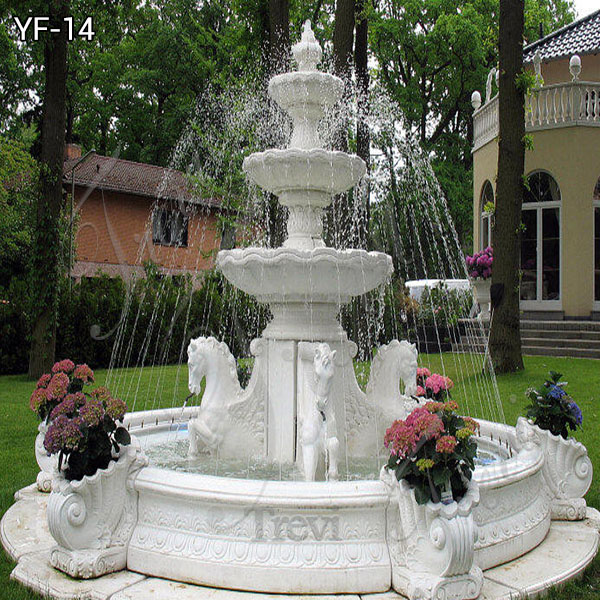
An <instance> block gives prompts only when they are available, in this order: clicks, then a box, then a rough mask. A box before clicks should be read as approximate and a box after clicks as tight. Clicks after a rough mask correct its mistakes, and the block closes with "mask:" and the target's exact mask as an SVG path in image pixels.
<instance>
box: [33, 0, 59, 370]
mask: <svg viewBox="0 0 600 600" xmlns="http://www.w3.org/2000/svg"><path fill="white" fill-rule="evenodd" d="M48 11H49V15H48V16H49V17H50V22H51V23H52V24H53V27H52V28H53V29H59V32H58V33H51V32H47V34H46V38H45V41H44V71H45V91H44V103H43V116H42V150H41V156H40V180H39V192H38V193H39V195H38V198H37V202H36V217H35V220H36V226H35V230H34V235H33V240H32V241H33V244H32V260H31V284H32V298H33V301H32V323H33V328H32V335H31V354H30V358H29V376H30V377H34V378H35V377H39V376H40V375H41V374H42V373H44V372H47V371H49V370H50V368H51V367H52V363H53V362H54V351H55V345H56V307H57V303H58V284H59V280H60V276H61V273H60V259H61V240H60V218H61V214H62V208H63V195H62V176H63V155H64V147H65V124H66V115H65V112H66V111H65V107H66V83H67V41H68V28H67V24H66V23H65V21H64V18H65V17H66V16H67V15H68V14H69V2H68V0H55V1H54V2H50V3H48Z"/></svg>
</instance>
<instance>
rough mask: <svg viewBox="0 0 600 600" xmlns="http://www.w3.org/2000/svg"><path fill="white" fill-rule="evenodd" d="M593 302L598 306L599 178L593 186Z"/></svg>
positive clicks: (599, 295) (599, 250)
mask: <svg viewBox="0 0 600 600" xmlns="http://www.w3.org/2000/svg"><path fill="white" fill-rule="evenodd" d="M594 302H595V308H600V178H598V181H597V182H596V187H595V188H594Z"/></svg>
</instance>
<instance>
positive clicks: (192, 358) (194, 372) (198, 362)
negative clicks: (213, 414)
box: [187, 337, 210, 394]
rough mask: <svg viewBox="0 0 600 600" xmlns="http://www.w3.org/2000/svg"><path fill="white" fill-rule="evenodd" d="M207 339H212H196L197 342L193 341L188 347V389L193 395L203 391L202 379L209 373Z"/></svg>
mask: <svg viewBox="0 0 600 600" xmlns="http://www.w3.org/2000/svg"><path fill="white" fill-rule="evenodd" d="M207 339H210V338H205V337H199V338H196V339H195V340H191V341H190V344H189V346H188V350H187V352H188V371H189V376H188V388H189V390H190V393H192V394H199V393H200V392H201V391H202V387H201V383H202V379H203V377H204V376H205V375H206V373H207V366H208V360H207V355H206V341H207Z"/></svg>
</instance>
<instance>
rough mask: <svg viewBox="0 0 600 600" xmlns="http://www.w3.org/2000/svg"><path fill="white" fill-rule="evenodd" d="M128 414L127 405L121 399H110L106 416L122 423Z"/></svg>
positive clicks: (107, 402) (107, 403)
mask: <svg viewBox="0 0 600 600" xmlns="http://www.w3.org/2000/svg"><path fill="white" fill-rule="evenodd" d="M126 412H127V405H126V404H125V402H123V400H120V399H119V398H109V399H108V400H107V401H106V414H107V415H108V416H109V417H110V418H111V419H114V420H115V421H122V420H123V417H124V416H125V413H126Z"/></svg>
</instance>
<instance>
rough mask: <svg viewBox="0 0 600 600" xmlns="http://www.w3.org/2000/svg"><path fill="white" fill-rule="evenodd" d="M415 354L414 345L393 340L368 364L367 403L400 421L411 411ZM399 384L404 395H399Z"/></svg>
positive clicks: (415, 363) (415, 368)
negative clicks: (401, 385)
mask: <svg viewBox="0 0 600 600" xmlns="http://www.w3.org/2000/svg"><path fill="white" fill-rule="evenodd" d="M417 358H418V352H417V348H416V346H415V344H411V343H410V342H407V341H406V340H402V341H401V342H400V341H398V340H392V341H391V342H390V343H389V344H387V345H385V346H381V347H380V348H379V350H378V351H377V354H376V355H375V357H374V358H373V361H372V363H371V375H370V377H369V382H368V384H367V400H369V401H370V402H372V403H373V404H375V405H376V406H379V407H380V408H381V409H383V410H384V411H385V413H388V414H392V415H393V417H394V418H395V419H403V418H405V417H406V414H407V412H408V411H409V409H410V410H412V408H413V407H414V406H413V405H416V401H415V400H414V399H413V398H411V397H412V396H414V395H415V394H416V393H417V366H418V362H417ZM400 381H402V382H403V383H404V394H401V393H400Z"/></svg>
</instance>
